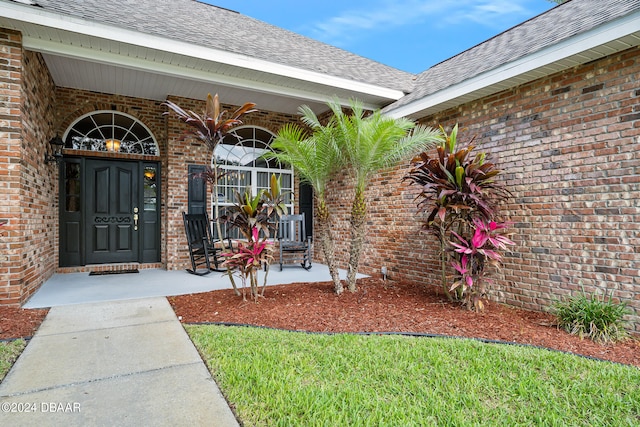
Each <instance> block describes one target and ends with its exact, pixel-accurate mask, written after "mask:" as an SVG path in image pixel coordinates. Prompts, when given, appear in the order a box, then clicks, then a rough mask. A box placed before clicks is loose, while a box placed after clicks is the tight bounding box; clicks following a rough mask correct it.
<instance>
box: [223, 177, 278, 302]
mask: <svg viewBox="0 0 640 427" xmlns="http://www.w3.org/2000/svg"><path fill="white" fill-rule="evenodd" d="M234 195H235V199H236V202H235V203H234V204H233V206H231V207H229V213H228V214H226V215H222V216H221V217H220V222H222V223H226V224H228V225H229V226H231V227H235V228H237V229H238V230H239V231H240V233H241V234H242V236H244V238H245V239H247V243H246V244H244V243H239V244H238V251H237V253H236V254H235V255H234V253H232V252H228V253H223V254H222V256H225V257H227V258H228V259H227V261H225V263H223V266H226V267H228V269H229V270H231V269H236V271H237V273H238V274H239V275H240V277H241V278H242V283H243V299H244V298H245V296H244V285H245V284H246V282H247V280H249V282H250V284H251V296H252V297H253V298H254V300H256V301H257V298H258V296H262V295H263V294H264V289H265V287H266V284H267V275H268V274H269V266H270V265H271V261H272V260H273V245H272V244H271V243H269V242H268V239H269V238H270V237H273V236H275V235H276V233H277V226H278V223H279V221H278V219H279V218H280V217H281V216H282V215H283V214H285V213H286V209H287V207H286V205H285V203H284V194H283V193H282V191H281V184H280V180H279V179H278V178H277V177H276V175H275V174H272V175H271V180H270V186H269V189H268V190H266V189H265V190H262V191H261V192H260V193H258V194H257V195H255V196H254V195H252V194H251V190H250V189H246V190H245V191H244V192H242V193H240V192H238V191H234ZM261 235H262V238H260V236H261ZM261 265H263V266H264V267H265V268H266V271H265V277H264V284H263V286H262V291H261V292H260V295H258V288H257V271H258V270H259V269H260V266H261ZM252 266H253V267H254V269H252ZM254 281H255V283H254Z"/></svg>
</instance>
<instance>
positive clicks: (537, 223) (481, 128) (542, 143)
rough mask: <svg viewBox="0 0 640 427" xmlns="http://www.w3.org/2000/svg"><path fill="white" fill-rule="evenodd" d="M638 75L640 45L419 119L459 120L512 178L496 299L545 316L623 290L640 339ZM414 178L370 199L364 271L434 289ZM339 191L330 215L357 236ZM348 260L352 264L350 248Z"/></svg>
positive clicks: (392, 174) (393, 175)
mask: <svg viewBox="0 0 640 427" xmlns="http://www.w3.org/2000/svg"><path fill="white" fill-rule="evenodd" d="M639 77H640V49H632V50H629V51H626V52H623V53H621V54H619V55H614V56H611V57H609V58H606V59H603V60H600V61H596V62H593V63H589V64H587V65H585V66H582V67H578V68H576V69H572V70H570V71H566V72H563V73H559V74H556V75H553V76H551V77H549V78H545V79H542V80H538V81H535V82H533V83H531V84H527V85H523V86H520V87H517V88H514V89H513V90H510V91H505V92H502V93H500V94H497V95H495V96H492V97H489V98H485V99H482V100H479V101H477V102H473V103H469V104H466V105H462V106H460V107H459V108H456V109H454V110H449V111H445V112H442V113H441V114H438V115H436V116H433V117H426V118H424V119H422V120H420V122H421V123H424V124H427V125H431V126H436V125H438V124H442V125H443V126H445V127H446V128H449V129H450V128H451V127H452V126H453V125H454V124H455V123H456V122H459V123H460V126H461V128H464V131H462V132H461V133H460V134H459V135H460V138H459V139H460V141H461V142H465V141H468V140H469V139H471V137H473V136H475V137H476V141H475V143H476V145H477V146H478V147H479V149H480V150H483V151H487V152H489V153H491V154H492V156H493V160H494V161H495V162H496V163H497V164H498V166H499V167H500V168H501V169H502V170H504V171H505V173H504V176H503V181H504V182H505V183H506V185H507V186H508V188H509V189H510V190H511V191H512V192H513V195H514V198H513V199H512V201H511V202H510V203H509V204H508V205H507V206H505V207H504V209H503V212H502V213H503V214H504V216H506V217H507V218H509V219H510V220H511V221H513V222H514V223H515V224H514V231H515V235H514V240H515V241H516V243H517V248H516V250H515V252H514V253H513V254H512V255H511V256H508V257H507V258H506V260H505V263H504V268H503V271H502V273H501V274H499V275H498V278H499V280H498V282H497V284H496V286H494V287H493V289H492V290H491V298H493V299H495V300H498V301H501V302H505V303H508V304H511V305H514V306H519V307H524V308H527V309H533V310H541V309H545V308H547V307H549V305H550V304H551V303H552V301H554V299H556V298H558V297H560V296H561V295H565V294H569V293H571V292H576V291H578V290H579V289H580V287H581V286H584V289H585V290H586V291H587V292H594V291H599V292H602V291H604V290H606V291H607V292H609V291H613V295H614V298H615V299H621V300H625V301H627V302H628V303H629V304H630V307H631V308H632V310H633V315H631V316H629V320H630V321H631V322H632V327H633V328H634V329H635V331H636V332H640V234H639V233H640V86H639V85H638V80H639ZM406 170H407V168H406V166H405V165H403V166H402V167H400V168H399V169H396V170H390V171H386V172H384V173H381V174H380V175H379V176H378V177H376V186H375V187H374V188H372V189H371V191H370V192H369V200H370V210H369V221H368V226H369V233H368V237H367V241H368V243H369V246H368V248H367V250H366V252H365V256H364V259H363V264H362V269H361V271H362V272H365V273H369V274H379V271H380V266H382V265H386V266H387V267H388V268H389V269H390V275H391V277H392V278H396V279H406V280H411V281H414V282H417V283H425V284H436V283H439V282H438V273H439V268H438V264H437V257H436V254H437V252H436V248H435V246H436V242H435V239H434V238H432V237H430V236H428V235H426V234H424V233H421V232H420V231H419V228H420V224H418V223H417V222H416V219H415V218H416V217H415V204H414V203H413V201H412V199H413V197H414V195H415V191H416V189H415V188H413V187H407V186H406V185H404V184H401V183H400V179H401V177H402V176H403V175H404V173H405V172H406ZM335 184H336V186H335V188H338V189H340V191H337V190H336V191H337V192H338V195H339V201H338V203H336V204H334V205H332V208H334V209H335V211H336V212H337V213H338V215H337V227H338V228H339V229H344V230H347V229H348V228H347V226H348V224H347V223H346V214H347V213H348V206H345V204H348V203H349V201H350V200H349V198H347V197H343V196H342V195H341V193H343V192H344V190H343V188H344V187H345V184H347V183H345V182H341V181H339V182H336V183H335ZM349 188H350V187H349ZM346 237H348V236H341V237H340V238H339V239H337V241H342V240H343V238H346ZM338 253H339V254H340V255H341V256H342V259H343V260H346V258H345V256H346V249H345V248H344V247H342V248H340V250H339V252H338ZM345 262H346V261H343V266H344V265H345V264H344V263H345Z"/></svg>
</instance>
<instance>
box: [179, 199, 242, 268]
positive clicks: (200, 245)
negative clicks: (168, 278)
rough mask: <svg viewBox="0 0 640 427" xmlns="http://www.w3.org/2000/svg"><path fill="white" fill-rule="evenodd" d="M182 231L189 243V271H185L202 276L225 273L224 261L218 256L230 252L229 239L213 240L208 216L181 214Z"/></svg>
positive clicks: (205, 214)
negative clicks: (218, 272) (217, 272)
mask: <svg viewBox="0 0 640 427" xmlns="http://www.w3.org/2000/svg"><path fill="white" fill-rule="evenodd" d="M182 219H183V221H184V230H185V233H186V235H187V242H188V243H189V257H190V258H191V269H187V271H188V272H189V273H191V274H195V275H198V276H204V275H205V274H209V273H211V271H226V270H225V269H224V268H222V262H223V261H224V260H223V259H222V257H221V256H220V254H221V253H223V252H224V251H225V247H226V248H227V249H226V250H229V251H230V250H232V249H231V248H232V246H231V239H228V238H227V239H224V241H225V242H224V243H227V244H226V245H223V244H222V243H223V242H222V241H221V240H214V239H213V233H212V232H211V222H210V221H209V215H208V214H207V213H206V212H205V213H203V214H187V213H184V212H182Z"/></svg>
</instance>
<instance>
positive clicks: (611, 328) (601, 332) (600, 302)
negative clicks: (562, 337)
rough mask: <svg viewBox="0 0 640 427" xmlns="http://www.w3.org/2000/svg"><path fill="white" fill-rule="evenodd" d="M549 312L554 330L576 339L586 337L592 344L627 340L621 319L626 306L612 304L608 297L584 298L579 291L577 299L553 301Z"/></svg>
mask: <svg viewBox="0 0 640 427" xmlns="http://www.w3.org/2000/svg"><path fill="white" fill-rule="evenodd" d="M553 309H554V314H555V315H556V316H557V317H558V327H560V328H563V329H564V330H566V331H567V332H569V333H570V334H573V335H579V336H580V338H583V337H584V336H587V337H589V338H591V339H592V340H593V341H595V342H599V343H607V342H615V341H620V340H623V339H625V338H626V337H627V331H626V330H625V328H624V324H625V321H624V320H623V317H624V315H625V314H628V313H629V310H628V309H627V305H626V303H624V302H621V303H616V302H613V300H612V298H611V293H610V294H609V296H608V297H607V296H606V295H602V297H598V295H597V294H592V295H591V296H588V295H587V294H586V293H585V291H584V289H582V293H581V294H580V295H575V296H571V297H569V298H566V299H564V300H561V301H556V302H555V304H554V306H553Z"/></svg>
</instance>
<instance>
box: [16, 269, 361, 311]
mask: <svg viewBox="0 0 640 427" xmlns="http://www.w3.org/2000/svg"><path fill="white" fill-rule="evenodd" d="M258 276H259V277H258V279H259V283H260V285H262V283H263V280H264V279H263V278H264V271H260V272H259V274H258ZM361 277H366V276H365V275H362V274H359V275H358V278H361ZM340 278H341V279H343V280H344V279H345V278H346V271H345V270H340ZM330 280H331V276H330V274H329V268H328V267H327V266H326V265H323V264H313V267H312V268H311V269H310V270H308V271H307V270H305V269H303V268H301V267H298V266H288V267H285V268H284V269H283V271H280V268H279V266H272V268H271V270H270V271H269V275H268V277H267V285H282V284H290V283H298V282H326V281H330ZM235 282H236V285H237V286H238V287H240V286H242V282H241V281H240V278H239V277H235ZM220 289H231V282H230V281H229V278H228V277H227V275H226V273H220V272H215V271H212V272H211V274H208V275H206V276H196V275H193V274H189V273H187V272H186V271H184V270H171V271H167V270H162V269H149V270H140V272H139V273H126V274H107V275H102V276H89V273H86V272H85V273H66V274H54V275H53V276H52V277H51V278H50V279H49V280H47V281H46V282H45V283H44V284H43V285H42V286H41V287H40V289H38V291H37V292H36V293H35V294H34V295H33V296H32V297H31V298H30V299H29V300H28V301H27V302H26V303H25V304H24V306H23V308H46V307H56V306H62V305H71V304H85V303H96V302H105V301H121V300H131V299H139V298H150V297H166V296H172V295H186V294H192V293H199V292H208V291H213V290H220Z"/></svg>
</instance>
